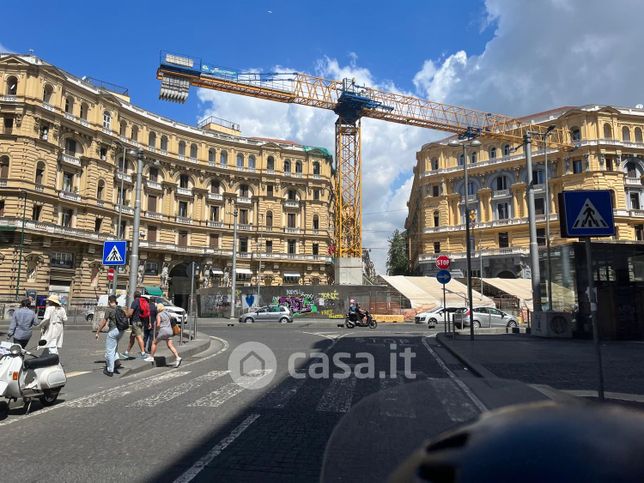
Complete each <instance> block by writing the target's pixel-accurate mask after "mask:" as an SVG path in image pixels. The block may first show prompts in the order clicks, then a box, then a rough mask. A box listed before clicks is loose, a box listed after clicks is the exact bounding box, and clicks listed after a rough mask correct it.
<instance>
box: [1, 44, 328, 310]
mask: <svg viewBox="0 0 644 483" xmlns="http://www.w3.org/2000/svg"><path fill="white" fill-rule="evenodd" d="M137 150H143V152H144V155H145V164H144V170H143V179H144V182H143V189H142V196H141V210H142V217H141V240H142V241H141V255H140V258H141V267H139V268H138V269H137V271H138V272H139V283H140V284H141V285H146V286H147V285H162V286H166V287H165V288H167V290H168V291H169V292H170V295H174V296H175V300H176V299H177V298H178V299H179V302H180V303H181V302H182V300H181V297H182V295H183V294H186V293H188V291H189V288H190V281H189V278H188V271H187V267H188V265H190V263H191V262H192V261H195V262H197V263H198V264H199V266H200V267H201V271H200V273H199V276H198V280H197V287H199V286H201V287H204V286H224V285H227V284H229V283H230V277H231V276H232V274H231V273H230V272H231V268H232V251H233V222H234V218H233V211H234V208H235V207H236V208H237V210H238V219H237V222H238V246H237V255H238V259H237V267H238V269H237V274H236V276H237V280H238V282H239V284H240V285H242V286H243V285H250V284H252V285H256V284H257V282H258V280H257V278H258V274H259V275H260V276H259V279H260V280H259V282H260V284H261V285H289V284H293V285H302V284H325V283H328V282H329V281H330V278H329V277H330V274H331V273H333V270H332V266H331V263H332V259H331V257H329V256H328V247H329V246H330V245H331V243H332V239H333V227H332V220H333V216H332V207H333V200H332V176H333V173H332V170H333V168H332V160H331V157H330V155H329V154H328V152H327V151H326V150H324V149H320V148H310V147H307V146H301V145H297V144H294V143H291V142H288V141H281V140H271V139H258V138H248V137H242V136H241V135H240V130H239V126H237V125H235V124H232V123H228V122H224V121H222V120H218V119H213V118H210V119H208V120H206V121H205V122H203V123H201V124H200V125H199V126H198V127H193V126H188V125H184V124H181V123H178V122H175V121H172V120H170V119H166V118H163V117H161V116H158V115H156V114H153V113H151V112H148V111H145V110H143V109H141V108H139V107H136V106H135V105H133V104H132V103H131V102H130V99H129V97H128V95H127V92H125V91H119V90H118V89H115V88H113V87H110V88H107V87H105V86H104V85H99V84H98V83H97V82H95V81H92V82H90V81H88V80H86V79H79V78H76V77H74V76H72V75H70V74H68V73H66V72H64V71H62V70H61V69H58V68H56V67H55V66H52V65H50V64H47V63H46V62H44V61H42V60H41V59H38V58H36V57H34V56H25V55H0V298H2V299H5V300H8V299H14V297H15V296H16V294H17V295H18V296H24V293H25V290H27V289H30V290H35V291H37V292H38V294H46V293H50V292H56V293H59V294H60V295H61V296H63V297H68V298H69V299H70V301H71V302H72V303H82V302H84V301H89V300H95V299H96V296H97V295H99V294H102V293H106V290H107V284H108V282H107V274H106V269H105V267H103V265H102V264H101V258H102V242H103V241H104V240H106V239H113V238H115V237H116V235H117V230H118V229H119V227H118V226H117V225H118V217H119V211H120V214H121V215H122V220H121V226H120V231H121V233H122V234H123V237H124V238H125V239H128V240H131V238H132V223H133V213H134V210H133V206H134V183H135V181H136V173H135V169H136V151H137ZM124 152H125V159H123V153H124ZM121 186H122V187H123V192H122V195H123V196H122V198H123V201H122V203H121V202H120V199H121ZM23 229H24V230H23ZM23 233H24V234H23ZM260 264H261V270H260ZM126 273H127V269H126V270H125V271H124V272H123V274H122V275H120V277H119V288H125V285H126V280H127V276H126Z"/></svg>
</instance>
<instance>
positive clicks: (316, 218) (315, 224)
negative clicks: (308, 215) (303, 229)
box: [313, 215, 320, 230]
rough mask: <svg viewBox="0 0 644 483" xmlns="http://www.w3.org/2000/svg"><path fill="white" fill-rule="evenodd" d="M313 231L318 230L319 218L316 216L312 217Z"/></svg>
mask: <svg viewBox="0 0 644 483" xmlns="http://www.w3.org/2000/svg"><path fill="white" fill-rule="evenodd" d="M313 229H314V230H319V229H320V217H319V216H318V215H313Z"/></svg>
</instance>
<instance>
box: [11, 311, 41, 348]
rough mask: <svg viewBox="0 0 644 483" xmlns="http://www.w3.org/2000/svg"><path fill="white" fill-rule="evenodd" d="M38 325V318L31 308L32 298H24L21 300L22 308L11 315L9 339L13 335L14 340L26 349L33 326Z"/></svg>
mask: <svg viewBox="0 0 644 483" xmlns="http://www.w3.org/2000/svg"><path fill="white" fill-rule="evenodd" d="M36 325H38V319H37V318H36V314H35V312H34V311H33V310H31V299H24V300H22V301H21V302H20V308H19V309H18V310H16V311H15V312H14V313H13V317H11V324H10V325H9V332H8V333H7V339H11V338H12V337H13V341H14V342H15V343H16V344H20V347H22V348H23V349H24V348H25V347H26V346H27V343H28V342H29V339H31V328H32V327H35V326H36Z"/></svg>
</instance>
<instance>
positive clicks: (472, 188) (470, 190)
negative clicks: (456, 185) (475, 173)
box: [467, 181, 476, 196]
mask: <svg viewBox="0 0 644 483" xmlns="http://www.w3.org/2000/svg"><path fill="white" fill-rule="evenodd" d="M467 194H468V195H469V196H472V195H475V194H476V185H475V184H474V182H473V181H470V182H469V184H468V190H467Z"/></svg>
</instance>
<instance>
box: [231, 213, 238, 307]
mask: <svg viewBox="0 0 644 483" xmlns="http://www.w3.org/2000/svg"><path fill="white" fill-rule="evenodd" d="M233 206H234V209H233V273H232V283H231V284H230V287H231V289H230V318H231V319H234V318H235V288H236V284H237V215H238V214H239V212H238V211H237V201H233Z"/></svg>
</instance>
